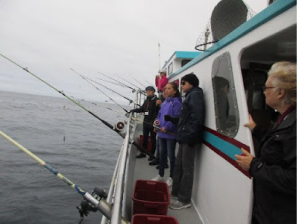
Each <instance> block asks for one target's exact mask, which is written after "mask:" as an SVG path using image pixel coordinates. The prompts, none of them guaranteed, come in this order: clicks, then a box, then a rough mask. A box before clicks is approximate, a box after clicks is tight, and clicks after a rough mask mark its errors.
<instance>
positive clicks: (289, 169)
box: [249, 110, 297, 224]
mask: <svg viewBox="0 0 299 224" xmlns="http://www.w3.org/2000/svg"><path fill="white" fill-rule="evenodd" d="M296 114H297V112H296V110H294V111H292V112H291V113H290V114H288V115H287V116H286V117H285V119H284V120H283V121H282V123H281V124H280V125H279V126H278V128H271V129H269V130H268V131H267V132H265V131H263V130H262V129H261V128H260V127H259V126H256V127H255V128H254V130H253V135H255V136H256V137H257V138H259V139H260V140H261V142H260V147H259V150H258V152H257V155H256V157H255V158H254V159H253V160H252V162H251V164H250V170H249V173H250V174H251V176H252V177H253V190H254V206H253V216H254V217H255V218H256V219H257V221H258V222H259V223H262V224H287V223H290V224H291V223H296V214H297V210H296V198H297V194H296V193H297V184H296V176H297V144H296V143H297V124H296V121H297V118H296ZM261 137H262V139H261Z"/></svg>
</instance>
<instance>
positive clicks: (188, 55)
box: [163, 51, 202, 68]
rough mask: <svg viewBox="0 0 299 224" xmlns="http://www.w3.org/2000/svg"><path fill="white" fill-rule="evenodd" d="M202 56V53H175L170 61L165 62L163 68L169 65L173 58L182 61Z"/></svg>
mask: <svg viewBox="0 0 299 224" xmlns="http://www.w3.org/2000/svg"><path fill="white" fill-rule="evenodd" d="M200 54H202V52H198V51H175V52H174V53H173V54H172V55H171V57H170V58H169V59H168V61H166V62H165V64H164V66H163V68H164V67H165V66H166V65H167V64H168V62H169V61H170V60H172V58H180V59H194V58H196V57H197V56H198V55H200Z"/></svg>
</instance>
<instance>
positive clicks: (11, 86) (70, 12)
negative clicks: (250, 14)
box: [0, 0, 267, 103]
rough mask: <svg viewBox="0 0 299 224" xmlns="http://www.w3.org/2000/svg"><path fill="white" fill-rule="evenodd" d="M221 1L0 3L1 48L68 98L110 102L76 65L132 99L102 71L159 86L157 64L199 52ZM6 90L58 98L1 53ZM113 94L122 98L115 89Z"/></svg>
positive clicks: (258, 0) (259, 0)
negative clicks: (175, 55) (198, 43)
mask: <svg viewBox="0 0 299 224" xmlns="http://www.w3.org/2000/svg"><path fill="white" fill-rule="evenodd" d="M218 2H219V0H209V1H207V0H184V1H182V0H126V1H123V0H106V1H104V0H84V1H83V0H43V1H40V0H26V1H24V0H0V53H1V54H4V55H5V56H7V57H9V58H10V59H12V60H14V61H15V62H16V63H19V64H20V65H21V66H23V67H27V68H28V69H29V70H30V71H31V72H33V73H34V74H36V75H37V76H39V77H41V78H42V79H44V80H45V81H47V82H49V83H50V84H51V85H53V86H54V87H56V88H57V89H59V90H63V91H64V92H65V93H66V94H67V95H70V96H75V97H77V98H80V99H86V100H96V101H103V100H108V98H106V97H105V96H104V95H103V94H102V93H100V92H99V91H98V90H96V89H95V88H94V87H92V86H91V85H89V84H88V83H87V82H85V81H84V80H82V79H81V78H80V77H79V76H78V75H76V74H75V73H73V72H72V71H71V70H70V68H73V69H74V70H76V71H77V72H79V73H81V74H84V75H85V76H88V77H89V78H91V79H94V80H96V81H98V82H101V83H103V84H104V85H106V86H108V87H110V88H111V87H112V88H113V89H114V90H116V91H118V92H120V93H122V94H124V95H126V96H127V97H129V98H134V96H133V94H132V93H131V91H130V90H129V89H125V88H122V87H120V86H116V85H111V84H109V83H107V82H103V81H101V80H99V79H98V78H103V79H106V80H108V79H107V78H104V77H103V76H101V75H99V74H98V72H102V73H104V74H106V75H109V76H111V77H114V78H116V79H119V78H118V77H117V76H120V77H123V78H124V79H128V80H130V81H131V82H133V83H135V84H136V85H138V86H140V87H141V85H140V84H138V83H137V82H136V81H134V80H133V79H132V78H131V77H134V78H135V79H137V80H139V81H140V82H142V83H144V85H145V86H146V85H149V84H148V82H150V83H152V84H154V77H155V75H156V74H157V71H158V69H159V64H160V66H162V65H163V64H164V62H165V61H166V60H168V59H169V57H170V56H171V55H172V54H173V52H174V51H176V50H185V51H193V50H194V47H195V44H196V40H197V38H198V37H199V35H200V34H201V33H202V32H203V31H204V29H205V27H206V25H207V23H208V21H209V18H210V15H211V13H212V10H213V8H214V7H215V5H216V4H217V3H218ZM246 3H247V4H248V5H249V6H250V7H251V8H252V9H253V10H254V11H255V12H259V11H261V10H262V9H264V8H265V7H266V5H267V0H250V1H249V0H247V1H246ZM158 43H160V57H159V48H158ZM115 75H117V76H115ZM121 81H122V80H121ZM147 81H148V82H147ZM122 82H124V81H122ZM99 88H101V87H99ZM101 89H102V90H103V91H104V92H105V93H107V94H110V93H111V92H110V91H108V90H105V89H104V88H101ZM0 91H13V92H24V93H32V94H40V95H51V96H59V94H58V93H56V92H55V91H54V90H52V89H51V88H50V87H48V86H46V85H45V84H44V83H42V82H41V81H39V80H37V79H36V78H34V77H32V76H30V75H29V74H28V73H26V72H25V71H23V70H22V69H20V68H18V67H17V66H15V65H13V64H12V63H11V62H9V61H7V60H5V59H4V58H2V57H0ZM110 95H111V97H112V98H114V99H115V100H117V101H120V100H121V99H119V97H118V96H117V95H115V94H113V93H111V94H110ZM121 101H122V100H121ZM122 102H124V103H125V102H127V101H125V100H124V101H122Z"/></svg>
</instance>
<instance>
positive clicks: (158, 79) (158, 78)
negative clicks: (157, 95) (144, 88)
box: [155, 75, 160, 90]
mask: <svg viewBox="0 0 299 224" xmlns="http://www.w3.org/2000/svg"><path fill="white" fill-rule="evenodd" d="M159 81H160V76H159V75H156V79H155V84H156V87H157V88H158V90H159Z"/></svg>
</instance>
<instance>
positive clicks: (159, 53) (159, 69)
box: [158, 42, 161, 70]
mask: <svg viewBox="0 0 299 224" xmlns="http://www.w3.org/2000/svg"><path fill="white" fill-rule="evenodd" d="M158 53H159V54H158V55H159V62H158V64H159V67H158V70H160V66H161V64H160V61H161V57H160V42H158Z"/></svg>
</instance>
